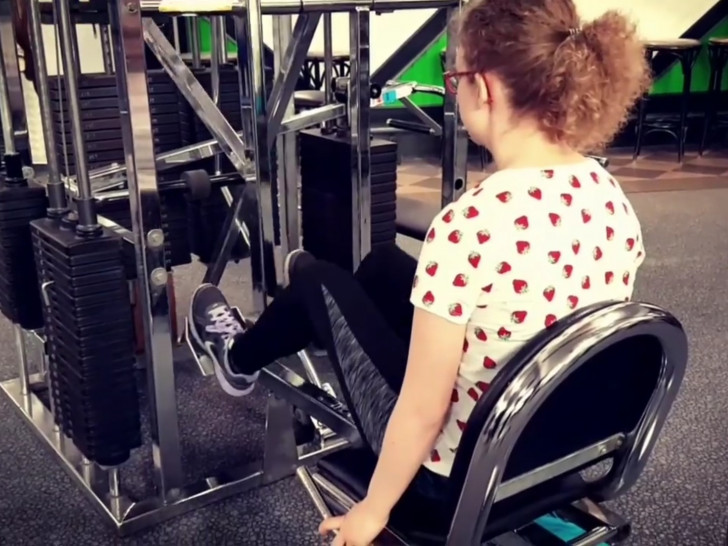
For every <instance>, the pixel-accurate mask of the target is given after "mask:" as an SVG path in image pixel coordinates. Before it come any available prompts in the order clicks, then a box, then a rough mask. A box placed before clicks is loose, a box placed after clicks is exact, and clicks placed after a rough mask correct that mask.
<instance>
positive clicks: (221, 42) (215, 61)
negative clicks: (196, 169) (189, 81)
mask: <svg viewBox="0 0 728 546" xmlns="http://www.w3.org/2000/svg"><path fill="white" fill-rule="evenodd" d="M210 26H211V30H212V32H211V33H210V39H211V42H210V80H211V81H210V83H211V84H212V85H211V87H212V89H211V93H210V95H211V97H212V102H214V103H215V106H217V108H218V109H219V108H220V66H221V65H223V64H224V63H225V60H226V57H227V55H226V53H227V52H226V44H225V17H223V16H221V15H216V16H215V17H211V18H210ZM214 162H215V174H220V169H221V163H220V154H215V158H214Z"/></svg>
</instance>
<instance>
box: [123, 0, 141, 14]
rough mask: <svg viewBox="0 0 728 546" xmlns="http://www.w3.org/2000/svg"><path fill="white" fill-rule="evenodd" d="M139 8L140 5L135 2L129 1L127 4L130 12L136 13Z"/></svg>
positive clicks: (127, 9)
mask: <svg viewBox="0 0 728 546" xmlns="http://www.w3.org/2000/svg"><path fill="white" fill-rule="evenodd" d="M138 9H139V7H138V6H137V5H136V3H135V2H129V3H128V4H127V5H126V11H128V12H129V13H136V12H137V10H138Z"/></svg>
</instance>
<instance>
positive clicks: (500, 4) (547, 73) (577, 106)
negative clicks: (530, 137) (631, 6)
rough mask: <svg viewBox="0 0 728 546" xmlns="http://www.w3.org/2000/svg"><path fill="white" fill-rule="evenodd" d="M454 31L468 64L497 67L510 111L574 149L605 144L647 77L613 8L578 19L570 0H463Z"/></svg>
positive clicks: (637, 45)
mask: <svg viewBox="0 0 728 546" xmlns="http://www.w3.org/2000/svg"><path fill="white" fill-rule="evenodd" d="M457 38H458V46H459V47H460V48H461V53H462V56H463V60H464V61H465V63H466V64H467V68H468V69H469V70H473V71H477V72H479V73H486V72H494V73H495V74H497V75H498V76H499V77H500V78H501V80H502V81H503V82H504V84H505V85H506V86H507V88H508V90H509V91H510V100H511V103H512V105H513V107H514V109H515V110H516V111H517V112H519V113H521V114H524V115H529V116H531V117H533V118H534V119H536V120H537V121H538V122H539V124H540V126H541V128H542V130H543V131H544V132H545V133H546V134H547V135H549V136H550V137H551V139H552V140H554V141H557V142H563V143H565V144H568V145H569V146H572V147H573V148H575V149H577V150H580V151H596V150H598V149H600V148H602V147H604V146H605V145H606V144H608V143H609V142H610V141H611V140H612V139H613V138H614V135H615V134H616V133H617V132H618V131H619V129H620V128H621V127H622V125H623V124H624V123H625V121H626V120H627V117H628V114H629V111H630V109H631V108H632V107H633V105H634V103H635V102H636V100H637V99H638V98H640V97H641V96H642V95H643V94H644V93H645V92H646V91H647V90H648V89H649V86H650V82H651V77H650V70H649V67H648V63H647V60H646V58H645V52H644V47H643V45H642V43H641V42H640V40H639V39H638V37H637V33H636V27H635V25H634V24H633V23H632V22H631V21H629V19H627V18H626V17H624V16H623V15H622V14H620V13H618V12H616V11H609V12H607V13H605V14H604V15H602V16H601V17H599V18H598V19H596V20H594V21H591V22H586V23H582V21H581V19H580V17H579V14H578V13H577V10H576V6H575V5H574V2H573V1H572V0H471V1H470V2H469V3H468V4H467V5H466V6H465V7H464V8H463V11H462V13H461V15H460V17H459V18H458V29H457Z"/></svg>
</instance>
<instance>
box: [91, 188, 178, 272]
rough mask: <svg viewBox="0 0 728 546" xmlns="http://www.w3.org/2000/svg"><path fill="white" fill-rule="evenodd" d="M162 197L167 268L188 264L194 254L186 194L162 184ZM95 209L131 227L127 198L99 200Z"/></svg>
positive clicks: (160, 194) (129, 228) (121, 224)
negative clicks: (191, 244)
mask: <svg viewBox="0 0 728 546" xmlns="http://www.w3.org/2000/svg"><path fill="white" fill-rule="evenodd" d="M160 185H161V184H160ZM159 199H160V207H161V215H162V231H163V232H164V244H165V263H166V265H167V268H168V269H169V268H172V267H177V266H179V265H185V264H188V263H190V262H191V261H192V256H191V250H190V233H189V231H188V223H189V222H188V210H187V197H186V196H185V195H184V193H183V192H182V191H180V190H171V189H164V187H163V186H162V189H161V190H160V192H159ZM96 210H97V212H98V213H99V214H100V215H102V216H105V217H106V218H108V219H109V220H112V221H113V222H115V223H117V224H119V225H120V226H121V227H123V228H126V229H128V230H132V221H131V208H130V206H129V199H128V198H120V199H113V200H111V199H109V200H104V201H99V202H98V204H97V207H96Z"/></svg>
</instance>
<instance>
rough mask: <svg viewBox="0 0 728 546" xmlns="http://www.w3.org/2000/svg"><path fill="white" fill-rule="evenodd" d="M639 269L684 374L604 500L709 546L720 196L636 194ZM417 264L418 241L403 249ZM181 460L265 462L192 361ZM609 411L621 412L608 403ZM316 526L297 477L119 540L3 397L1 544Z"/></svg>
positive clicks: (282, 531) (258, 407) (719, 375)
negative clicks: (673, 328) (658, 425)
mask: <svg viewBox="0 0 728 546" xmlns="http://www.w3.org/2000/svg"><path fill="white" fill-rule="evenodd" d="M632 201H633V203H634V205H635V207H636V208H637V210H638V212H639V213H640V216H641V219H642V223H643V226H644V231H645V240H646V243H647V248H648V259H647V261H646V263H645V265H644V268H643V270H642V272H641V276H640V278H639V280H638V284H637V286H638V294H637V297H639V298H640V299H643V300H647V301H652V302H655V303H658V304H660V305H662V306H664V307H666V308H667V309H670V310H671V311H673V312H674V313H675V314H676V315H677V316H678V317H679V318H680V319H681V320H683V322H684V324H685V326H686V328H687V330H688V333H689V336H690V344H691V357H690V364H689V370H688V374H687V377H686V380H685V382H684V384H683V389H682V392H681V395H680V397H679V399H678V402H677V404H676V406H675V408H674V410H673V412H672V415H671V417H670V419H669V421H668V423H667V426H666V429H665V431H664V432H663V435H662V437H661V440H660V442H659V444H658V446H657V449H656V451H655V453H654V455H653V457H652V460H651V463H650V465H649V466H648V468H647V470H646V472H645V473H644V475H643V476H642V479H641V480H640V482H639V483H638V485H637V486H636V487H635V488H634V489H633V490H632V491H631V492H630V493H629V494H628V495H626V496H625V497H623V498H621V499H618V500H617V501H615V502H614V506H615V507H616V509H617V510H618V511H620V512H621V513H623V514H624V515H626V516H627V517H629V518H630V519H631V520H632V521H633V524H634V535H633V537H632V539H631V541H630V544H632V545H640V546H653V545H654V546H663V545H674V546H678V545H680V546H714V545H715V546H717V545H719V544H723V543H724V535H725V528H726V514H727V513H728V363H727V362H726V359H725V356H724V354H725V349H724V345H725V340H726V339H727V338H728V301H727V300H728V298H726V296H728V286H727V284H728V283H727V282H726V271H728V238H727V237H726V236H725V233H728V215H726V213H725V210H726V205H728V190H703V191H689V192H674V193H669V192H665V193H650V194H637V195H633V196H632ZM401 244H402V245H403V246H405V248H407V250H409V251H411V252H413V253H416V252H417V244H416V243H414V242H413V241H411V240H403V241H401ZM202 273H203V270H202V268H201V267H200V266H199V265H192V266H187V267H184V268H180V269H179V270H178V271H177V272H176V281H177V287H178V288H177V291H178V297H179V300H180V301H179V308H180V312H183V311H184V310H185V309H186V306H187V305H188V301H189V295H190V293H191V291H192V290H193V288H194V286H195V285H196V283H197V282H198V281H199V279H201V277H202ZM223 287H224V289H225V290H226V291H227V293H228V294H229V295H230V298H231V300H232V301H233V302H234V303H236V304H237V305H239V306H240V307H241V308H242V309H243V310H246V309H250V301H251V300H250V296H249V294H250V282H249V276H248V271H247V265H246V264H238V265H236V264H231V266H230V268H229V270H228V272H227V273H226V276H225V279H224V281H223ZM0 347H2V351H1V352H0V379H7V378H10V377H13V376H14V375H15V368H16V363H15V358H14V356H15V352H14V345H13V339H12V332H11V329H10V327H9V325H8V324H7V323H6V322H4V320H3V319H0ZM177 376H178V378H177V382H178V400H179V407H180V410H179V413H180V426H181V430H182V436H183V458H184V462H185V465H186V467H187V473H188V476H189V477H190V478H191V479H192V478H195V477H201V476H203V475H205V474H207V473H209V472H214V470H215V469H217V468H221V467H224V466H226V465H229V464H234V463H240V462H246V461H252V460H255V459H256V458H257V457H259V456H260V453H261V443H260V441H261V436H262V430H263V415H264V414H263V395H262V393H259V394H258V395H257V396H254V397H251V398H248V399H245V400H242V401H240V400H231V399H230V398H227V397H225V395H224V394H222V393H221V391H219V390H218V389H217V388H216V386H215V384H214V381H212V380H209V379H204V378H202V377H201V376H199V374H198V373H197V372H196V371H195V369H194V368H193V367H192V365H191V364H190V362H189V361H187V362H183V363H181V364H180V365H179V367H178V373H177ZM614 403H615V404H616V403H618V401H616V400H615V401H614ZM150 456H151V454H150V450H149V449H144V448H142V449H140V450H138V452H137V453H135V455H134V457H133V460H132V461H131V462H130V463H129V469H128V470H125V471H124V473H123V485H124V487H125V488H127V489H128V490H130V491H133V492H135V493H143V492H144V491H146V490H148V487H149V475H148V474H144V473H143V472H142V468H143V467H144V466H145V465H146V464H147V463H148V461H149V458H150ZM318 519H319V518H318V515H317V513H316V511H315V510H314V508H313V505H312V504H311V502H310V501H309V499H308V497H307V496H306V494H305V493H304V491H303V488H302V487H301V486H300V485H299V484H298V483H297V482H296V480H295V479H288V480H284V481H282V482H279V483H277V484H274V485H272V486H268V487H266V488H264V489H260V490H257V491H253V492H250V493H246V494H243V495H240V496H238V497H235V498H232V499H229V500H226V501H223V502H220V503H218V504H215V505H213V506H210V507H207V508H204V509H201V510H198V511H196V512H194V513H191V514H187V515H184V516H181V517H179V518H177V519H175V520H172V521H170V522H168V523H165V524H162V525H160V526H158V527H156V528H154V529H152V530H150V531H147V532H145V533H142V534H139V535H136V536H134V537H131V538H127V539H118V538H116V537H115V536H114V534H113V533H111V532H110V531H109V530H108V529H107V528H106V527H105V526H104V525H102V523H101V521H100V520H99V518H98V517H97V515H96V513H95V512H93V511H92V509H91V507H90V505H89V503H88V502H87V501H86V499H85V498H84V497H83V496H82V495H81V493H80V492H79V491H78V490H77V489H76V488H75V487H74V486H73V484H72V483H71V481H70V479H69V478H67V477H66V475H65V474H63V473H62V472H61V470H60V469H59V467H58V466H57V465H56V463H55V462H54V461H53V460H52V459H51V457H50V456H49V455H48V454H47V453H46V451H45V450H44V449H42V447H41V445H40V444H39V442H38V441H37V440H36V439H35V437H34V436H33V435H32V433H31V432H30V430H29V429H28V428H27V427H26V426H25V425H24V424H23V422H22V421H21V420H20V418H19V417H18V416H17V415H16V414H15V413H14V412H13V410H12V408H11V406H10V403H9V402H8V401H7V400H6V399H5V398H4V396H0V545H3V546H5V545H9V546H24V545H36V544H37V545H41V544H42V545H59V546H72V545H73V546H75V545H87V544H88V545H91V544H93V545H107V544H119V545H137V544H139V545H141V544H149V545H161V544H164V545H166V544H169V545H197V544H200V545H211V544H230V545H232V544H235V545H261V546H262V545H271V546H282V545H290V546H306V545H309V544H310V545H314V544H320V541H319V539H318V538H317V536H316V534H315V529H316V526H317V523H318Z"/></svg>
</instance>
